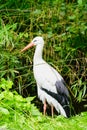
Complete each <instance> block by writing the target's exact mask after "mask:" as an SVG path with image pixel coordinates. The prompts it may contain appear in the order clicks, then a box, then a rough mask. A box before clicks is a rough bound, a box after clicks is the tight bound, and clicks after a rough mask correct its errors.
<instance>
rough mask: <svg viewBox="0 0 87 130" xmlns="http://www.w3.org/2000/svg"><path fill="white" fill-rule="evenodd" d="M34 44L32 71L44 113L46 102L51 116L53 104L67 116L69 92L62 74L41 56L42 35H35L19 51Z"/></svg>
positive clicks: (59, 111)
mask: <svg viewBox="0 0 87 130" xmlns="http://www.w3.org/2000/svg"><path fill="white" fill-rule="evenodd" d="M34 45H36V50H35V54H34V59H33V72H34V77H35V80H36V83H37V91H38V97H39V98H40V100H41V101H42V102H43V104H44V114H45V113H46V102H48V104H50V105H51V108H52V116H53V106H54V107H55V109H56V110H57V111H58V113H60V114H61V115H63V116H64V117H67V116H69V114H70V110H69V93H68V90H67V88H66V86H65V83H64V80H63V78H62V76H61V75H60V74H59V73H58V72H57V71H56V70H55V69H54V68H53V67H51V66H50V65H49V64H48V63H46V62H45V61H44V60H43V58H42V51H43V46H44V40H43V38H42V37H35V38H34V39H33V40H32V42H31V43H30V44H28V45H27V46H26V47H25V48H24V49H23V50H22V51H21V52H23V51H25V50H27V49H28V48H30V47H31V46H34Z"/></svg>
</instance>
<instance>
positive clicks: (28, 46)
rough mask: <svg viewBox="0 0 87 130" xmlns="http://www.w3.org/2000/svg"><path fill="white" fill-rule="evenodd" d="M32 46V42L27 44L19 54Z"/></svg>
mask: <svg viewBox="0 0 87 130" xmlns="http://www.w3.org/2000/svg"><path fill="white" fill-rule="evenodd" d="M32 46H34V43H33V42H31V43H30V44H28V45H27V46H26V47H24V48H23V49H22V50H21V52H24V51H26V50H28V49H29V48H31V47H32Z"/></svg>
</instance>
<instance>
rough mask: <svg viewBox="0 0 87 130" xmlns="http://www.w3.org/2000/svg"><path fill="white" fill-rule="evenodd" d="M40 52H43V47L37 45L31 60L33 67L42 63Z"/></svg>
mask: <svg viewBox="0 0 87 130" xmlns="http://www.w3.org/2000/svg"><path fill="white" fill-rule="evenodd" d="M42 52H43V45H42V44H39V45H37V46H36V49H35V54H34V59H33V62H34V65H36V64H40V63H43V59H42Z"/></svg>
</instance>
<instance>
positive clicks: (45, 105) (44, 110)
mask: <svg viewBox="0 0 87 130" xmlns="http://www.w3.org/2000/svg"><path fill="white" fill-rule="evenodd" d="M46 108H47V104H46V100H45V101H44V106H43V112H44V115H46Z"/></svg>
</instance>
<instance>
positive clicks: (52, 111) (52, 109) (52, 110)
mask: <svg viewBox="0 0 87 130" xmlns="http://www.w3.org/2000/svg"><path fill="white" fill-rule="evenodd" d="M51 114H52V118H53V115H54V107H53V105H52V104H51Z"/></svg>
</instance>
